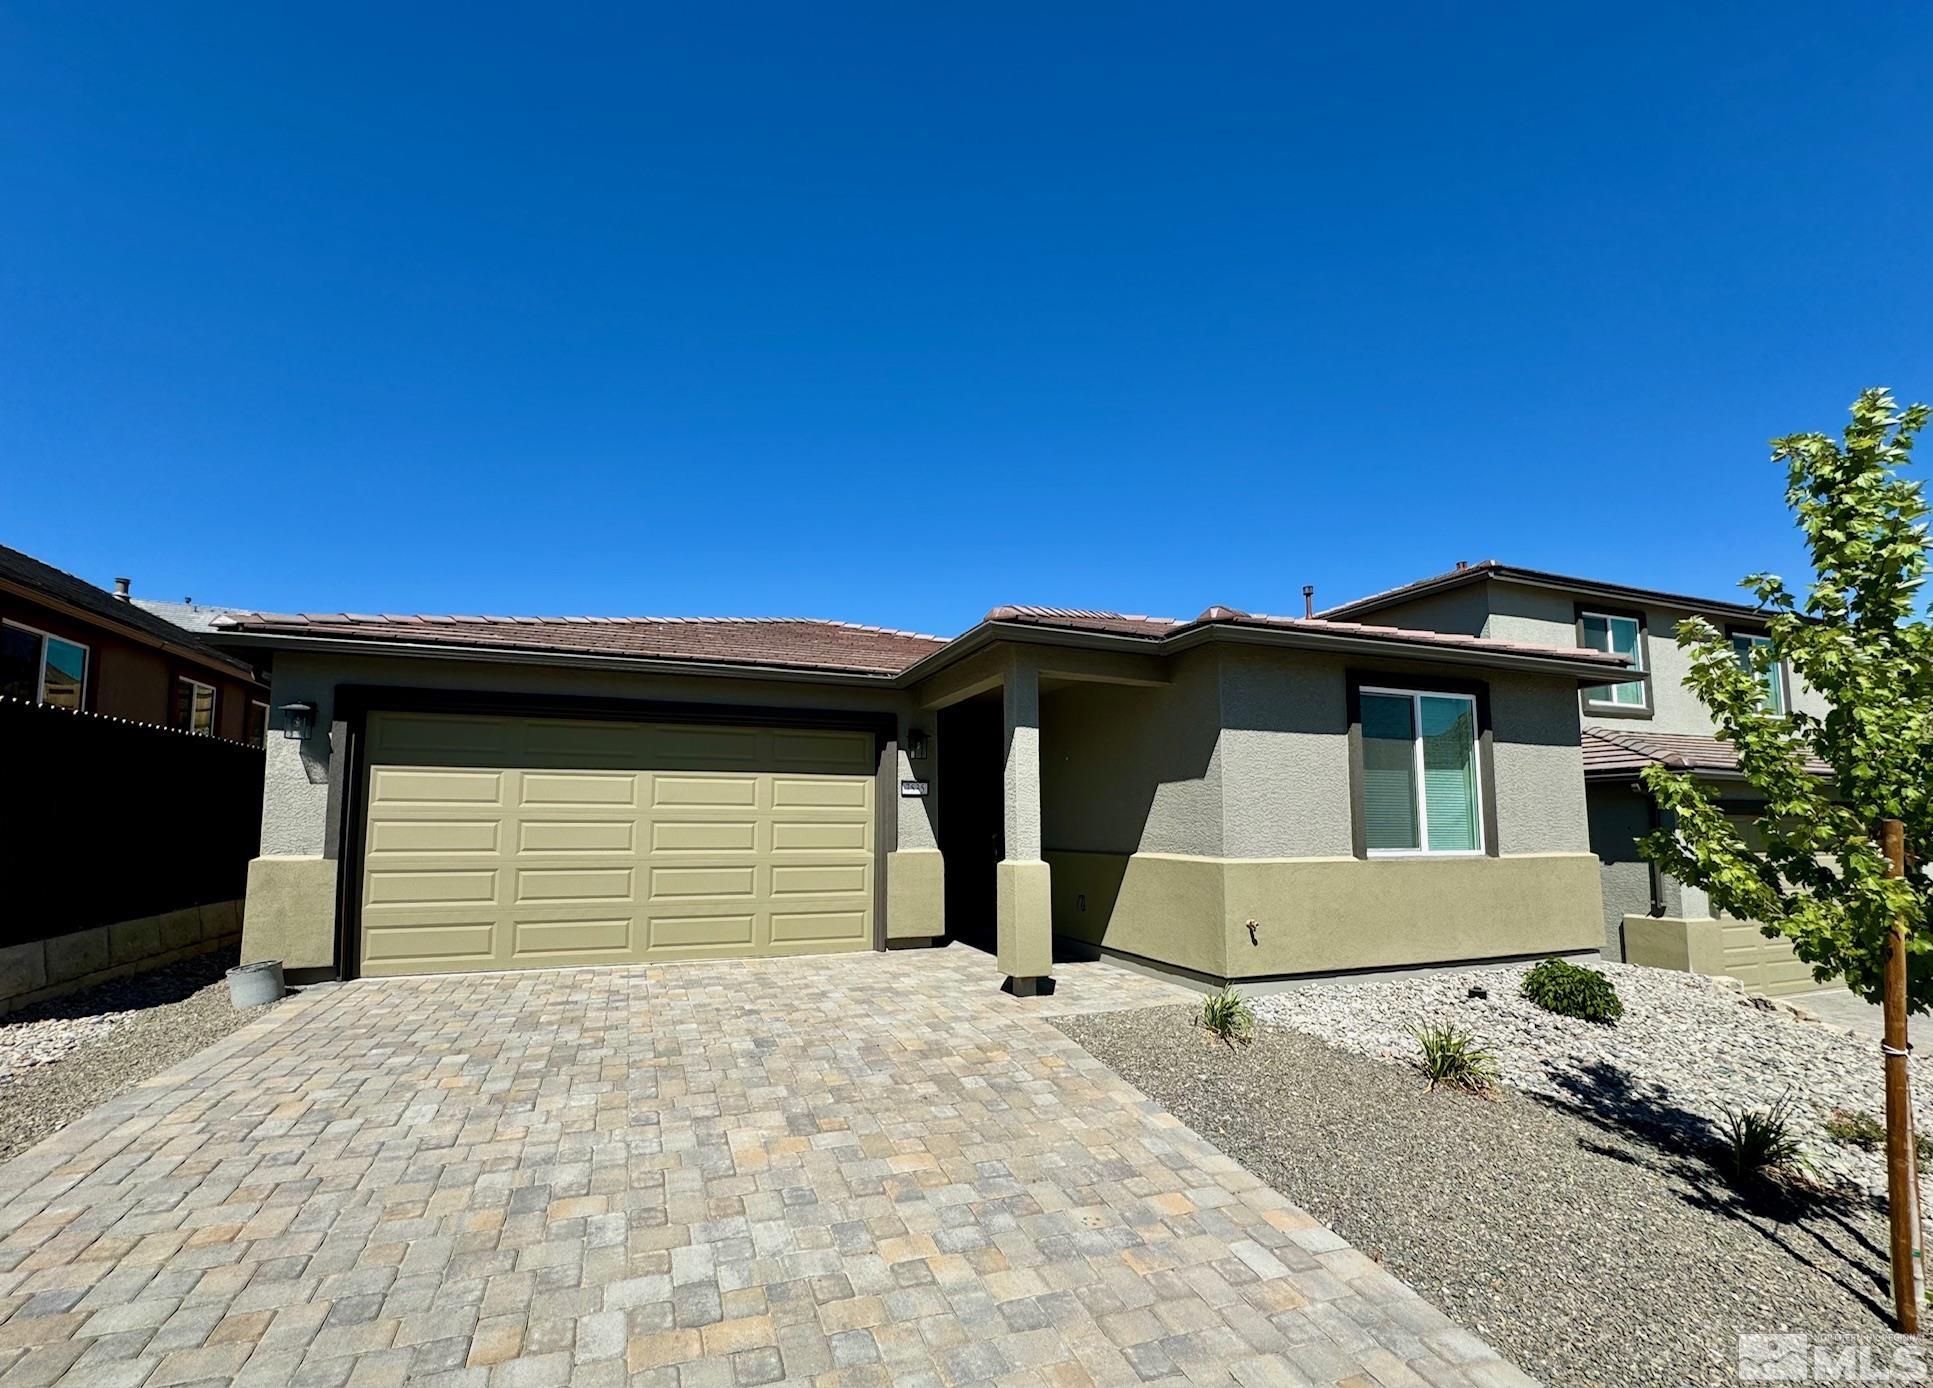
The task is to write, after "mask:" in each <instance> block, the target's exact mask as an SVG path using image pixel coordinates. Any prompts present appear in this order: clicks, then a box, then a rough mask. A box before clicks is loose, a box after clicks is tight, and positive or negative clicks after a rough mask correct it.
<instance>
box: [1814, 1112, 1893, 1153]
mask: <svg viewBox="0 0 1933 1388" xmlns="http://www.w3.org/2000/svg"><path fill="white" fill-rule="evenodd" d="M1825 1129H1826V1136H1827V1137H1829V1138H1831V1139H1832V1140H1833V1141H1834V1142H1837V1143H1838V1144H1839V1145H1840V1146H1842V1147H1857V1148H1859V1149H1860V1150H1861V1151H1864V1152H1872V1151H1876V1150H1878V1149H1879V1148H1880V1147H1883V1146H1884V1145H1885V1143H1886V1125H1885V1124H1884V1123H1882V1122H1880V1121H1879V1120H1878V1119H1877V1118H1875V1117H1873V1116H1872V1115H1871V1114H1870V1113H1867V1112H1866V1111H1865V1110H1863V1109H1854V1108H1836V1109H1834V1110H1833V1111H1832V1113H1831V1114H1830V1115H1829V1116H1828V1117H1827V1118H1826V1122H1825Z"/></svg>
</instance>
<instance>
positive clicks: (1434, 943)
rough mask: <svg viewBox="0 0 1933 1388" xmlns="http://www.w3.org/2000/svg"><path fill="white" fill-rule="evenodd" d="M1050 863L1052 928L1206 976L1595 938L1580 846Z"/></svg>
mask: <svg viewBox="0 0 1933 1388" xmlns="http://www.w3.org/2000/svg"><path fill="white" fill-rule="evenodd" d="M1048 860H1049V862H1050V864H1051V865H1052V866H1053V869H1054V923H1055V929H1056V932H1057V933H1059V934H1061V935H1063V936H1066V937H1067V938H1069V939H1073V940H1079V941H1081V942H1083V943H1086V944H1089V945H1094V946H1099V947H1102V948H1105V949H1108V950H1111V951H1116V952H1119V953H1123V954H1129V955H1133V956H1135V957H1137V958H1141V959H1146V960H1150V961H1152V962H1155V963H1160V964H1166V965H1169V966H1172V967H1175V968H1179V969H1185V970H1188V971H1190V972H1193V973H1197V974H1201V975H1204V976H1206V977H1209V978H1212V979H1223V978H1233V979H1245V978H1269V977H1277V976H1284V975H1296V974H1308V973H1325V972H1333V971H1341V970H1355V969H1375V968H1394V967H1403V966H1407V965H1414V964H1435V963H1447V962H1452V961H1456V960H1466V959H1496V958H1507V957H1513V956H1521V955H1535V954H1547V953H1569V952H1576V951H1582V950H1592V949H1596V948H1597V947H1598V945H1599V944H1600V942H1601V941H1602V939H1603V919H1602V915H1601V911H1600V904H1599V897H1598V867H1597V860H1596V859H1595V858H1594V857H1592V856H1591V855H1590V854H1588V853H1558V854H1531V855H1522V856H1517V857H1509V858H1481V857H1478V858H1374V859H1357V858H1320V859H1253V858H1250V859H1231V858H1202V857H1191V856H1188V855H1177V854H1158V853H1139V854H1134V855H1131V856H1125V857H1124V856H1120V855H1109V854H1079V853H1075V854H1068V853H1050V854H1049V855H1048ZM1082 895H1085V897H1086V909H1085V910H1084V911H1083V910H1081V909H1080V908H1079V904H1078V898H1079V897H1080V896H1082ZM1250 920H1253V921H1255V922H1256V930H1255V934H1254V936H1253V938H1251V936H1250V933H1249V931H1248V928H1247V922H1248V921H1250Z"/></svg>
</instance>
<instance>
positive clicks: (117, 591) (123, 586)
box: [114, 578, 134, 602]
mask: <svg viewBox="0 0 1933 1388" xmlns="http://www.w3.org/2000/svg"><path fill="white" fill-rule="evenodd" d="M133 581H134V580H132V579H127V578H117V579H115V580H114V596H115V597H117V598H119V599H120V600H121V601H122V602H126V601H127V600H128V589H129V587H130V586H131V585H132V583H133Z"/></svg>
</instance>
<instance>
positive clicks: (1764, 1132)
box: [1718, 1095, 1799, 1181]
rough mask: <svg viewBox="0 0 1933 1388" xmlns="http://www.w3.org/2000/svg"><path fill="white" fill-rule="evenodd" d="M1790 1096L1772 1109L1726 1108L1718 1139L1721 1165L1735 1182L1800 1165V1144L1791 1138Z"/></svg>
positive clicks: (1783, 1097) (1785, 1097) (1772, 1173)
mask: <svg viewBox="0 0 1933 1388" xmlns="http://www.w3.org/2000/svg"><path fill="white" fill-rule="evenodd" d="M1791 1120H1792V1100H1791V1096H1789V1095H1786V1096H1782V1097H1781V1098H1780V1099H1779V1101H1778V1102H1777V1103H1776V1104H1774V1105H1772V1107H1770V1108H1754V1109H1745V1110H1743V1111H1740V1110H1737V1109H1732V1108H1727V1109H1726V1110H1725V1127H1724V1129H1723V1130H1722V1131H1721V1132H1720V1133H1719V1135H1718V1157H1719V1165H1720V1166H1721V1167H1723V1168H1724V1170H1725V1173H1726V1174H1727V1175H1728V1176H1730V1177H1731V1178H1732V1179H1733V1180H1734V1181H1745V1180H1750V1179H1752V1178H1753V1177H1758V1176H1769V1175H1774V1174H1776V1173H1778V1172H1780V1171H1784V1170H1787V1169H1788V1168H1790V1167H1792V1166H1795V1165H1797V1163H1798V1160H1799V1143H1798V1140H1797V1139H1796V1138H1794V1137H1793V1136H1792V1122H1791Z"/></svg>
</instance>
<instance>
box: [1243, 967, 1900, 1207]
mask: <svg viewBox="0 0 1933 1388" xmlns="http://www.w3.org/2000/svg"><path fill="white" fill-rule="evenodd" d="M1593 967H1596V968H1599V969H1601V970H1602V971H1603V972H1604V973H1605V974H1606V975H1608V976H1609V977H1610V978H1611V980H1612V981H1613V982H1614V983H1615V984H1616V986H1617V990H1618V995H1619V997H1620V998H1622V999H1623V1002H1624V1009H1625V1010H1624V1016H1623V1017H1622V1019H1620V1020H1619V1021H1618V1022H1616V1023H1615V1024H1613V1025H1610V1026H1599V1025H1595V1024H1592V1023H1589V1022H1580V1021H1574V1020H1572V1019H1571V1018H1568V1017H1560V1016H1556V1015H1554V1014H1552V1013H1549V1012H1545V1011H1544V1010H1543V1009H1541V1008H1539V1007H1537V1006H1535V1005H1533V1004H1532V1003H1530V1002H1529V1001H1527V1000H1526V999H1525V998H1524V997H1523V996H1522V994H1521V993H1520V991H1519V989H1520V985H1521V983H1522V980H1523V976H1524V974H1525V973H1526V972H1527V971H1528V966H1526V965H1518V966H1512V967H1504V968H1488V969H1471V970H1457V971H1455V972H1450V973H1437V974H1429V975H1423V976H1419V977H1415V978H1405V979H1393V980H1390V981H1387V982H1373V983H1352V984H1312V985H1310V986H1307V987H1304V988H1299V989H1295V990H1293V991H1289V992H1284V993H1276V994H1271V995H1269V996H1267V997H1262V998H1257V999H1255V1013H1256V1016H1257V1018H1258V1020H1260V1021H1262V1022H1263V1023H1265V1024H1272V1025H1276V1026H1284V1027H1289V1028H1292V1029H1294V1030H1297V1031H1300V1032H1304V1033H1306V1034H1308V1035H1311V1036H1314V1037H1317V1038H1318V1039H1320V1040H1323V1041H1326V1042H1328V1043H1329V1044H1330V1045H1332V1046H1336V1047H1338V1048H1340V1049H1343V1050H1347V1051H1353V1052H1355V1053H1357V1054H1359V1055H1366V1056H1371V1057H1374V1058H1377V1059H1382V1060H1387V1061H1391V1062H1397V1063H1403V1064H1408V1063H1410V1062H1411V1061H1412V1060H1413V1059H1414V1057H1415V1056H1416V1053H1417V1042H1416V1038H1415V1037H1414V1036H1413V1035H1412V1034H1411V1033H1410V1028H1411V1027H1414V1026H1418V1025H1422V1024H1426V1023H1436V1022H1444V1021H1448V1022H1454V1023H1455V1024H1456V1025H1458V1026H1460V1027H1462V1028H1464V1029H1465V1030H1467V1031H1469V1032H1471V1033H1473V1034H1474V1035H1475V1036H1477V1037H1478V1038H1479V1039H1480V1041H1481V1042H1482V1043H1483V1045H1484V1047H1485V1049H1487V1050H1488V1051H1490V1053H1491V1054H1492V1055H1493V1056H1494V1057H1495V1059H1496V1062H1497V1067H1498V1070H1499V1072H1500V1075H1501V1078H1502V1079H1503V1081H1504V1082H1505V1083H1506V1084H1509V1085H1511V1086H1512V1087H1514V1088H1517V1089H1520V1090H1523V1091H1525V1092H1527V1093H1533V1094H1540V1095H1544V1096H1547V1097H1550V1098H1554V1099H1557V1100H1559V1101H1560V1102H1562V1103H1564V1104H1567V1105H1571V1106H1574V1107H1577V1108H1579V1109H1582V1110H1584V1111H1587V1112H1599V1113H1610V1114H1615V1116H1617V1117H1618V1118H1619V1120H1620V1121H1622V1122H1625V1123H1628V1124H1636V1125H1640V1126H1646V1125H1648V1126H1653V1127H1659V1128H1665V1129H1674V1130H1677V1131H1678V1132H1679V1133H1680V1134H1681V1135H1682V1136H1684V1137H1685V1138H1686V1139H1687V1140H1690V1141H1694V1142H1696V1141H1701V1140H1705V1139H1708V1138H1709V1137H1710V1136H1712V1135H1713V1134H1714V1133H1715V1131H1716V1130H1717V1127H1718V1125H1721V1124H1722V1123H1723V1121H1724V1116H1725V1112H1726V1110H1727V1109H1728V1108H1729V1109H1732V1110H1744V1109H1753V1108H1760V1109H1762V1108H1769V1107H1770V1106H1772V1105H1773V1104H1775V1103H1777V1102H1778V1101H1779V1100H1780V1098H1781V1097H1786V1098H1788V1099H1789V1103H1790V1117H1791V1122H1792V1125H1793V1129H1794V1136H1796V1137H1797V1138H1798V1139H1799V1141H1800V1142H1801V1144H1802V1145H1803V1147H1804V1152H1805V1161H1806V1163H1807V1165H1808V1166H1809V1167H1810V1168H1811V1170H1812V1172H1813V1174H1814V1175H1815V1176H1817V1177H1818V1178H1819V1179H1820V1180H1822V1181H1826V1182H1829V1183H1837V1184H1844V1185H1850V1186H1852V1187H1854V1188H1856V1189H1859V1190H1861V1191H1864V1192H1866V1193H1869V1194H1876V1193H1883V1192H1884V1190H1885V1188H1886V1172H1885V1164H1884V1159H1883V1154H1882V1153H1878V1152H1871V1153H1869V1152H1864V1151H1861V1150H1860V1149H1858V1148H1856V1147H1848V1146H1843V1145H1841V1144H1839V1143H1836V1142H1834V1141H1832V1140H1831V1139H1830V1138H1828V1137H1827V1136H1826V1134H1825V1131H1824V1126H1823V1125H1824V1123H1825V1120H1826V1118H1827V1117H1828V1116H1829V1115H1830V1114H1831V1112H1832V1111H1833V1110H1834V1109H1838V1108H1845V1109H1855V1110H1863V1111H1865V1112H1867V1113H1870V1114H1873V1115H1875V1116H1879V1115H1882V1114H1883V1112H1884V1104H1885V1100H1884V1095H1883V1090H1882V1076H1881V1066H1880V1054H1879V1046H1878V1043H1877V1042H1876V1041H1875V1040H1873V1039H1872V1038H1871V1037H1868V1036H1862V1035H1859V1034H1858V1033H1855V1032H1851V1031H1848V1030H1845V1029H1843V1028H1840V1027H1835V1026H1831V1025H1828V1024H1826V1023H1823V1022H1818V1021H1809V1020H1805V1019H1803V1018H1802V1017H1801V1016H1798V1015H1795V1013H1794V1011H1793V1010H1792V1009H1790V1008H1786V1007H1782V1006H1777V1005H1769V1004H1766V1003H1764V1002H1763V1001H1762V1000H1758V999H1752V998H1748V997H1745V996H1743V995H1742V994H1741V993H1739V992H1737V991H1735V990H1734V989H1733V988H1731V987H1728V986H1727V985H1726V984H1725V983H1723V982H1720V981H1718V980H1713V979H1709V978H1705V977H1701V976H1699V975H1696V974H1684V973H1674V972H1670V971H1667V970H1662V969H1647V968H1638V967H1634V966H1631V965H1625V964H1610V963H1605V964H1599V965H1594V966H1593ZM1479 991H1480V992H1481V993H1483V994H1485V995H1484V996H1473V995H1472V994H1473V992H1479ZM1920 1025H1921V1026H1922V1027H1924V1026H1925V1025H1926V1023H1925V1022H1924V1021H1922V1022H1921V1023H1920ZM1912 1069H1913V1097H1914V1110H1915V1113H1916V1115H1917V1117H1918V1121H1919V1126H1920V1131H1922V1132H1926V1133H1933V1068H1929V1063H1928V1062H1927V1061H1925V1060H1921V1059H1918V1058H1915V1059H1914V1061H1913V1062H1912Z"/></svg>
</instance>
